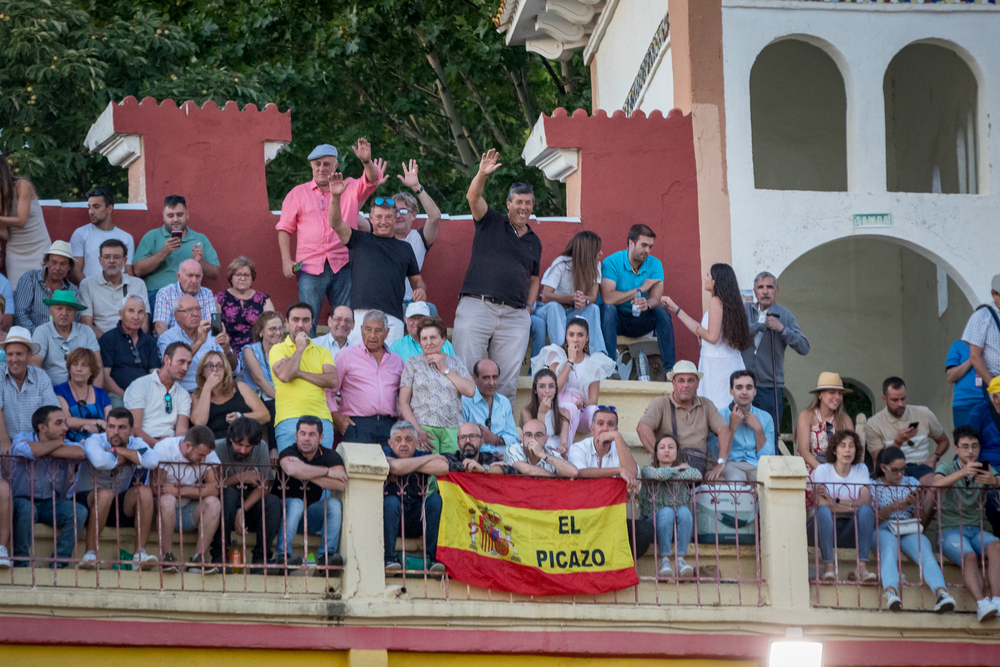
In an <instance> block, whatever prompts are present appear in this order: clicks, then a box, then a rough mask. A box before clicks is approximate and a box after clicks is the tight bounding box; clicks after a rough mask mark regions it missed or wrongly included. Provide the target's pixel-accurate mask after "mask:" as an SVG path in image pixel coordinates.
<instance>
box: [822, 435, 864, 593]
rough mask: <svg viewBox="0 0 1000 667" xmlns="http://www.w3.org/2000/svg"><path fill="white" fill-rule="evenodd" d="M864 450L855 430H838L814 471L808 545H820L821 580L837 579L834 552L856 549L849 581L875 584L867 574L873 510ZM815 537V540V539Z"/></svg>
mask: <svg viewBox="0 0 1000 667" xmlns="http://www.w3.org/2000/svg"><path fill="white" fill-rule="evenodd" d="M864 455H865V450H864V447H862V445H861V438H859V437H858V434H857V433H855V432H854V431H837V433H835V434H834V436H833V437H832V438H830V444H829V445H828V446H827V450H826V460H827V461H833V463H821V464H820V465H819V466H817V467H816V470H814V471H813V493H814V494H815V495H816V502H817V504H818V505H819V506H818V507H817V508H816V516H815V517H814V518H812V519H809V523H808V530H809V542H810V544H812V543H813V542H815V541H818V542H819V550H820V554H821V556H822V558H823V581H835V580H836V579H837V569H836V568H837V566H836V558H835V554H834V550H835V549H839V548H845V547H846V548H851V547H854V546H857V550H858V564H857V570H856V571H855V572H853V573H851V574H850V575H848V578H849V579H855V580H857V581H875V580H876V579H878V575H876V574H875V573H874V572H869V571H868V554H869V552H870V551H871V547H872V540H873V538H874V537H875V510H874V509H873V508H872V504H871V503H872V492H871V489H869V488H868V486H867V485H868V484H871V478H870V477H869V476H868V468H867V466H865V464H864V463H862V461H863V460H864ZM814 536H815V539H814Z"/></svg>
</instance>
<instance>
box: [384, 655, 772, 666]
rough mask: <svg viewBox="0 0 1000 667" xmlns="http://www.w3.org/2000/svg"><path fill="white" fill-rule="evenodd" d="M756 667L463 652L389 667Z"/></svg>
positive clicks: (397, 661) (412, 658)
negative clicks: (468, 653) (470, 653)
mask: <svg viewBox="0 0 1000 667" xmlns="http://www.w3.org/2000/svg"><path fill="white" fill-rule="evenodd" d="M525 664H530V665H531V667H611V666H612V665H613V666H614V667H757V663H756V662H750V661H736V660H656V659H639V658H614V659H603V658H570V657H560V656H545V655H537V656H525V655H498V654H487V655H467V654H464V653H390V654H389V667H524V665H525Z"/></svg>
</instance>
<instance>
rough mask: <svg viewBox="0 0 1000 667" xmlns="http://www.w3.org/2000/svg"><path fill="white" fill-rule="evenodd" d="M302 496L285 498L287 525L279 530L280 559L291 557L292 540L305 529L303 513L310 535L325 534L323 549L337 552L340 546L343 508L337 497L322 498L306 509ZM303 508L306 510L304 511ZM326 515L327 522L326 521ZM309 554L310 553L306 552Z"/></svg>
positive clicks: (278, 553)
mask: <svg viewBox="0 0 1000 667" xmlns="http://www.w3.org/2000/svg"><path fill="white" fill-rule="evenodd" d="M305 506H306V504H305V501H304V500H302V498H285V526H284V530H281V531H278V549H277V552H276V553H277V556H278V560H282V559H283V556H284V555H287V556H288V557H291V555H292V540H294V539H295V535H296V533H300V532H302V531H303V530H305V524H304V522H303V521H302V515H303V513H305V518H306V519H307V520H308V522H309V534H310V535H323V550H324V551H325V552H326V553H328V554H335V553H337V549H339V548H340V519H341V515H342V508H341V506H340V501H339V500H337V499H336V498H321V499H319V500H317V501H316V502H314V503H313V504H312V505H310V506H309V509H305ZM303 510H305V511H304V512H303ZM324 515H325V519H326V520H325V522H324ZM306 555H308V554H306Z"/></svg>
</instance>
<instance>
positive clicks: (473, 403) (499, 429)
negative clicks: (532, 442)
mask: <svg viewBox="0 0 1000 667" xmlns="http://www.w3.org/2000/svg"><path fill="white" fill-rule="evenodd" d="M487 417H489V420H490V425H489V426H487V428H488V429H490V430H491V431H493V433H495V434H496V435H498V436H500V437H501V438H503V440H504V443H505V445H510V444H513V443H515V442H520V440H521V437H520V436H519V435H518V434H517V426H516V425H515V424H514V411H513V410H512V409H511V407H510V401H509V400H507V397H506V396H502V395H500V394H493V414H492V415H491V414H490V406H489V405H488V404H487V403H486V399H485V398H483V395H482V394H480V393H479V388H478V387H476V393H475V394H474V395H473V396H472V398H468V397H467V396H463V397H462V421H463V422H472V423H473V424H479V425H480V426H486V418H487ZM479 451H482V452H492V453H496V452H498V451H500V450H499V449H497V447H496V446H495V445H487V444H486V443H483V446H482V447H481V448H480V450H479Z"/></svg>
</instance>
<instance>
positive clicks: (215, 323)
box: [212, 313, 222, 336]
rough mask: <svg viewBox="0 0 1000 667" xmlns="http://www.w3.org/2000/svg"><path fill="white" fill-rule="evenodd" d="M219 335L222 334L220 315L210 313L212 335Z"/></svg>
mask: <svg viewBox="0 0 1000 667" xmlns="http://www.w3.org/2000/svg"><path fill="white" fill-rule="evenodd" d="M220 333H222V315H220V314H219V313H212V335H213V336H218V335H219V334H220Z"/></svg>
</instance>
